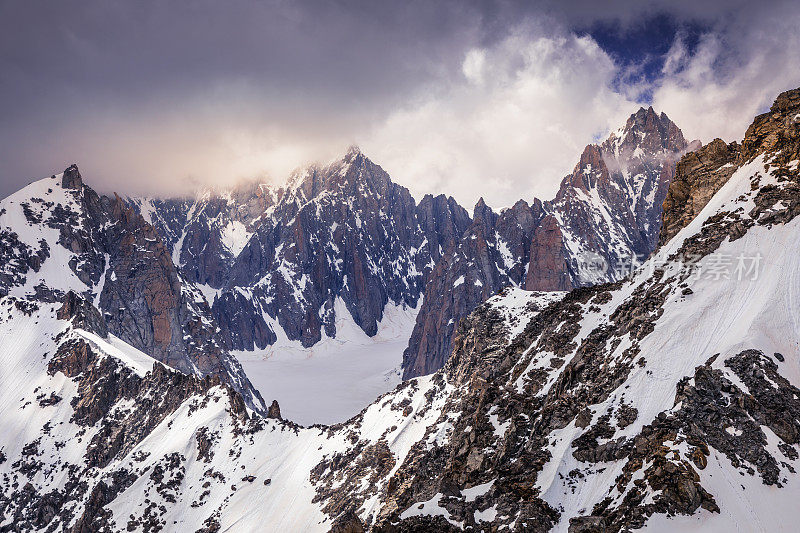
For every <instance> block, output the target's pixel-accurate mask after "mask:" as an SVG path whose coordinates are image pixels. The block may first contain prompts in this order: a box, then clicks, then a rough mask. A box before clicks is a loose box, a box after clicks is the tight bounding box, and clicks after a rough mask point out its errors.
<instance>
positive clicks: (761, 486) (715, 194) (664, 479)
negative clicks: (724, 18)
mask: <svg viewBox="0 0 800 533" xmlns="http://www.w3.org/2000/svg"><path fill="white" fill-rule="evenodd" d="M736 147H737V149H736V150H731V151H730V152H733V155H732V156H731V157H730V158H728V159H727V160H726V162H724V163H723V164H722V165H720V167H718V168H716V169H713V168H712V166H710V161H712V160H713V158H712V157H711V156H710V155H709V154H708V153H704V154H701V155H700V156H697V155H692V154H690V155H687V156H686V157H685V158H684V159H683V160H682V162H681V164H680V165H679V168H681V169H682V170H681V173H680V176H681V179H680V180H676V181H675V184H674V186H673V187H671V188H670V192H669V194H668V195H667V196H668V198H670V199H671V204H670V210H669V211H667V212H665V219H664V227H665V232H666V233H662V237H663V238H664V239H665V240H664V243H663V245H662V246H661V248H660V249H659V250H658V252H657V253H656V254H655V255H653V256H651V257H650V259H648V260H647V261H646V262H645V263H644V264H643V265H642V266H641V267H640V268H639V269H638V270H636V271H635V272H634V273H633V275H632V276H630V277H629V278H627V279H624V280H620V281H616V282H612V283H605V284H601V285H595V286H591V287H583V288H577V289H574V290H572V291H570V292H569V293H564V292H544V293H542V292H530V291H525V290H522V289H519V288H508V289H506V290H505V291H503V292H502V293H501V294H499V295H497V296H495V297H493V298H491V299H489V300H488V301H487V302H485V303H483V304H481V305H479V306H478V307H477V308H476V309H475V311H474V312H472V313H471V314H470V315H469V317H468V318H466V319H465V320H463V321H462V322H461V324H460V326H459V327H458V329H457V332H456V335H455V342H454V349H453V352H452V356H451V357H450V358H449V359H448V361H447V363H446V365H445V366H444V368H442V369H441V370H439V371H437V372H436V373H434V374H433V375H430V376H425V377H421V378H416V379H411V380H408V381H405V382H404V383H402V384H401V385H399V386H398V387H397V388H396V389H395V390H394V391H392V392H390V393H387V394H386V395H384V396H382V397H381V398H379V399H378V400H377V401H375V402H374V403H373V404H371V405H369V406H368V407H366V408H365V409H364V410H363V411H362V412H361V413H360V414H359V415H357V416H356V417H354V418H353V419H351V420H349V421H348V422H346V423H344V424H339V425H336V426H330V427H325V426H316V427H309V428H302V427H298V426H296V425H294V424H292V423H291V422H287V421H283V420H281V419H280V418H279V416H280V414H279V412H278V409H277V406H273V408H272V409H270V415H271V417H265V416H263V415H260V414H258V413H255V412H253V411H252V410H250V409H249V408H248V407H247V406H246V403H245V401H244V400H243V398H242V396H241V395H240V393H239V392H237V391H236V390H235V389H234V388H233V387H231V386H230V385H229V384H228V383H226V382H225V381H221V380H219V379H217V378H214V377H205V378H201V377H200V376H198V375H196V374H193V375H187V374H183V373H181V372H178V371H176V370H172V369H169V368H167V367H165V366H163V365H162V364H161V363H158V362H156V361H155V360H153V359H150V358H148V356H146V355H145V354H144V353H142V352H140V351H138V350H136V349H134V348H132V347H131V346H130V345H128V344H126V343H124V342H122V341H121V340H120V339H119V338H117V337H115V336H113V335H111V334H106V332H104V331H103V330H102V325H101V324H102V320H103V319H104V317H105V315H104V314H101V313H100V312H99V311H97V310H96V309H95V308H94V306H93V305H92V304H93V301H94V296H95V295H93V294H92V293H91V292H90V293H86V291H85V290H83V291H81V294H73V295H72V296H70V297H67V298H66V299H65V302H64V303H61V302H57V301H54V302H47V301H44V300H41V299H40V300H36V302H33V299H32V298H29V297H28V296H30V294H29V291H32V290H34V287H35V286H36V283H37V279H34V278H35V276H28V277H30V278H31V283H33V284H34V285H28V283H27V282H25V283H23V285H19V284H18V285H17V286H24V287H27V289H26V291H25V292H26V294H24V295H23V294H18V293H15V292H11V291H10V292H9V294H7V295H5V296H3V297H2V299H0V318H1V319H2V320H0V328H2V329H0V350H1V351H2V353H3V359H2V371H1V372H0V380H2V385H3V386H2V387H0V400H1V401H0V425H2V428H0V487H2V490H1V491H0V516H2V519H0V520H2V521H0V527H2V528H4V529H12V530H22V531H39V530H41V531H54V530H71V531H99V530H113V531H119V530H127V531H160V530H181V531H183V530H186V531H208V532H210V531H242V530H265V529H266V530H270V531H279V530H290V531H339V532H342V531H364V530H370V531H430V530H434V529H436V530H442V531H451V530H461V529H471V530H493V531H494V530H502V529H509V530H514V531H551V530H554V531H571V532H588V531H612V532H615V531H621V530H632V529H639V528H647V529H649V530H653V531H667V530H668V531H695V530H697V529H698V528H702V529H703V530H707V531H730V530H748V531H752V530H755V531H782V530H792V529H794V523H795V521H796V520H797V516H796V515H797V512H796V511H795V509H796V505H794V502H795V501H796V500H797V498H798V496H800V477H799V476H798V474H797V470H798V468H800V463H798V461H799V460H800V453H798V452H800V388H799V387H800V314H798V312H797V309H799V308H800V300H798V298H800V260H799V259H798V255H797V253H796V252H795V250H796V249H797V248H798V247H799V246H800V217H798V215H800V168H799V167H800V89H798V90H794V91H789V92H787V93H784V94H782V95H780V96H779V97H778V99H777V100H776V102H775V104H774V105H773V106H772V108H771V110H770V111H769V112H768V113H766V114H764V115H760V116H758V117H757V118H756V119H755V121H754V123H753V125H752V126H751V127H750V128H749V129H748V131H747V133H746V135H745V138H744V140H743V142H742V143H741V144H740V145H738V144H737V145H736ZM693 158H694V159H693ZM697 161H700V162H701V163H702V164H701V165H699V166H698V165H697ZM693 167H697V168H699V169H700V172H701V174H700V175H694V174H693V173H692V172H691V168H693ZM707 178H711V179H707ZM53 190H55V189H53ZM59 194H60V193H59ZM681 198H684V199H685V202H686V204H685V205H682V204H681V203H680V199H681ZM48 201H49V200H44V204H43V205H46V204H47V202H48ZM53 205H54V206H55V205H56V203H55V202H54V203H53ZM60 205H63V203H62V204H60ZM6 209H8V210H9V211H10V209H9V208H8V207H7V208H6ZM19 209H20V211H22V210H23V209H25V208H24V207H21V206H20V207H19ZM28 209H31V208H28ZM37 212H38V211H37ZM691 212H694V213H695V215H694V216H693V217H690V216H687V213H691ZM4 215H5V213H4ZM35 215H36V213H34V218H35ZM668 233H673V235H672V236H671V237H664V235H666V234H668ZM37 235H38V234H37ZM6 239H7V241H6V242H7V243H8V244H7V246H11V247H13V248H14V249H15V250H17V251H18V254H17V259H18V261H17V262H16V263H15V264H16V265H18V266H20V265H23V264H26V265H29V267H28V270H30V269H33V265H37V261H40V260H41V258H40V257H39V255H37V254H36V252H37V251H41V250H43V249H44V247H43V246H41V245H40V246H37V247H34V246H33V244H34V243H35V242H36V241H35V240H30V239H28V236H22V237H19V236H18V237H17V239H25V240H20V241H19V242H20V243H22V242H25V243H28V244H25V245H24V246H23V245H20V244H18V243H16V242H15V241H13V240H9V239H10V238H9V237H6ZM58 253H62V252H58ZM41 255H42V256H46V254H45V252H44V251H41ZM53 256H55V253H53ZM53 256H51V257H49V258H48V259H47V260H51V259H53ZM34 257H37V258H39V259H34ZM46 263H47V261H45V262H44V263H42V264H40V265H38V266H37V268H38V272H43V271H44V268H45V267H44V265H45V264H46ZM75 264H76V265H77V264H78V263H77V262H76V263H75ZM24 268H25V267H22V266H20V268H19V270H24ZM28 270H25V272H28ZM77 271H78V272H82V271H81V270H80V269H78V270H77ZM71 272H72V273H73V274H74V273H75V270H71ZM5 274H6V275H8V276H11V278H14V276H16V275H18V274H19V271H18V270H17V271H15V270H14V269H13V268H12V269H11V270H7V271H6V272H5ZM75 275H76V276H77V274H75ZM106 281H110V278H109V279H107V280H106ZM71 283H76V282H71ZM76 285H77V283H76ZM40 292H41V293H44V292H46V291H44V289H40ZM101 294H102V292H101ZM101 300H102V298H101Z"/></svg>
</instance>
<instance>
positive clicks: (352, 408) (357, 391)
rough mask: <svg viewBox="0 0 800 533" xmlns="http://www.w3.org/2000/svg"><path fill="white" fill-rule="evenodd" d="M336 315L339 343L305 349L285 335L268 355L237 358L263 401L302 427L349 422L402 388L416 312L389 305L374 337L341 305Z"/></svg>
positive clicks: (265, 352) (336, 340) (258, 353)
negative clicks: (272, 403)
mask: <svg viewBox="0 0 800 533" xmlns="http://www.w3.org/2000/svg"><path fill="white" fill-rule="evenodd" d="M334 309H335V314H336V337H334V338H330V337H327V336H324V338H323V340H322V341H320V342H318V343H317V344H315V345H314V346H312V347H310V348H305V347H303V346H302V345H301V344H300V343H299V342H298V341H290V340H288V339H286V338H285V335H281V336H279V339H280V340H279V342H277V343H276V344H274V345H272V346H268V347H267V349H265V350H261V351H254V352H247V351H240V352H234V355H235V356H236V357H237V358H238V359H239V362H240V363H241V364H242V367H243V368H244V370H245V372H246V373H247V376H248V377H249V378H250V381H251V382H252V383H253V384H254V385H255V387H256V388H257V389H258V390H259V392H261V395H262V396H263V397H264V398H268V399H269V401H271V400H272V399H276V400H278V403H279V404H280V406H281V413H282V414H283V416H284V417H285V418H287V419H288V420H292V421H294V422H297V423H299V424H302V425H311V424H336V423H340V422H344V421H346V420H348V419H349V418H351V417H353V416H355V415H356V414H358V412H359V411H361V410H362V409H363V408H364V407H365V406H366V405H369V404H370V403H371V402H373V401H374V400H375V399H376V398H377V397H378V396H380V395H381V394H383V393H385V392H388V391H390V390H392V389H393V388H394V387H395V386H397V384H399V383H400V363H401V362H402V360H403V350H404V349H405V347H406V345H407V343H408V337H409V335H411V330H412V329H413V327H414V321H415V318H416V311H417V310H416V309H413V308H406V309H403V307H402V306H397V305H392V304H388V305H387V306H386V308H385V309H384V317H383V320H382V321H381V322H380V324H379V326H378V332H377V334H376V335H375V336H374V337H369V336H367V335H366V334H365V333H364V330H362V329H361V328H360V327H359V326H358V325H357V324H356V323H355V322H354V321H353V319H352V318H351V316H350V312H349V311H348V310H347V308H346V307H345V305H344V302H342V300H341V299H338V300H336V303H335V306H334ZM276 326H277V328H276V329H278V328H280V326H279V325H278V324H276ZM279 331H280V330H279Z"/></svg>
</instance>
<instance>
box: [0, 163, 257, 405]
mask: <svg viewBox="0 0 800 533" xmlns="http://www.w3.org/2000/svg"><path fill="white" fill-rule="evenodd" d="M0 257H2V266H0V269H1V271H0V295H3V296H7V297H13V298H14V302H15V304H14V305H16V306H17V308H18V309H21V310H23V311H25V312H26V313H28V314H31V313H32V312H33V311H35V310H36V309H37V308H38V307H40V306H42V305H43V304H54V303H62V302H65V301H67V296H68V295H70V293H73V296H74V295H80V296H82V298H83V300H85V301H86V302H90V303H92V304H93V306H94V307H95V308H96V309H98V310H99V312H100V313H101V315H102V316H100V317H98V320H97V322H98V323H101V325H100V326H98V328H100V329H101V330H102V331H106V330H108V331H109V332H110V333H112V334H114V335H115V336H116V337H117V338H119V339H121V340H122V341H124V342H126V343H128V344H130V345H131V346H133V347H135V348H136V349H138V350H141V351H143V352H145V353H147V354H148V355H149V356H151V357H154V358H155V359H157V360H159V361H162V362H164V363H166V364H167V365H169V366H171V367H173V368H175V369H177V370H180V371H181V372H184V373H187V374H196V375H200V376H205V375H209V374H210V375H214V376H217V377H219V378H220V379H222V380H223V381H225V382H227V383H230V384H231V385H233V386H234V387H235V388H236V389H237V390H239V391H240V392H241V393H242V394H243V395H244V397H245V398H246V400H247V402H248V403H249V404H250V405H251V406H253V407H256V408H260V407H263V406H261V403H262V400H261V398H260V396H259V394H258V391H256V390H255V389H254V388H253V386H252V385H251V384H250V382H249V381H248V379H247V377H246V376H245V375H244V372H243V371H242V369H241V366H240V365H239V363H238V362H237V361H236V359H235V358H234V357H232V356H230V355H229V354H228V353H227V351H226V350H225V349H224V346H223V342H222V339H221V337H220V336H219V333H218V331H217V328H216V327H215V326H214V322H213V318H212V316H211V309H210V308H209V306H208V304H207V303H206V301H205V299H204V298H203V295H202V294H201V293H200V292H199V291H197V290H196V289H195V288H194V287H193V286H192V285H191V284H189V283H186V282H185V281H184V280H183V279H182V278H181V275H180V273H179V272H178V270H177V269H176V268H175V266H174V265H173V263H172V260H171V258H170V255H169V253H168V252H167V250H166V248H165V247H164V245H163V244H162V241H161V239H160V237H159V234H158V233H156V231H155V230H154V229H153V227H152V226H151V225H149V224H147V223H146V222H145V221H144V220H143V219H142V217H140V216H139V215H138V214H136V212H135V211H133V210H132V209H131V208H130V207H129V206H128V204H127V203H126V202H125V201H123V200H122V199H120V198H119V197H118V196H114V197H113V198H112V197H108V196H102V197H101V196H98V195H97V193H95V192H94V190H92V189H91V188H90V187H88V186H87V185H85V184H84V183H83V181H82V178H81V175H80V173H79V172H78V169H77V167H75V166H74V165H73V166H71V167H69V168H68V169H66V171H64V173H62V174H59V175H54V176H52V177H50V178H45V179H42V180H39V181H36V182H34V183H31V184H30V185H28V186H27V187H25V188H24V189H22V190H20V191H18V192H17V193H15V194H12V195H11V196H9V197H7V198H5V199H4V200H2V201H1V202H0Z"/></svg>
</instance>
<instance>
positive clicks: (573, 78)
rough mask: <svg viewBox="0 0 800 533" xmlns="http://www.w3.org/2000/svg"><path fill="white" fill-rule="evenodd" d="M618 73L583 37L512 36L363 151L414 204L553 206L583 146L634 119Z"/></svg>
mask: <svg viewBox="0 0 800 533" xmlns="http://www.w3.org/2000/svg"><path fill="white" fill-rule="evenodd" d="M617 71H618V67H617V66H616V65H615V64H614V62H613V61H612V60H611V59H610V58H609V56H608V55H607V54H606V53H605V52H604V51H603V50H601V49H600V47H599V46H598V45H597V43H595V41H593V40H592V39H591V38H589V37H578V36H576V35H574V34H571V33H568V32H563V33H560V34H544V33H543V32H541V33H540V34H539V35H531V34H524V33H521V32H520V33H515V34H513V35H511V36H509V37H507V38H506V39H504V40H502V41H501V42H499V43H498V44H496V45H494V46H492V47H490V48H476V49H472V50H469V51H468V52H467V53H466V54H465V56H464V61H463V64H462V72H463V79H461V80H460V81H458V82H456V83H450V84H444V83H443V85H442V86H440V87H436V88H435V89H433V90H430V91H429V92H428V93H427V94H425V95H422V96H420V97H419V98H418V100H417V101H415V102H413V103H411V104H409V105H407V106H405V107H403V108H402V109H400V110H398V111H396V112H394V113H391V114H390V115H389V117H388V118H387V119H386V121H385V122H384V123H382V124H381V125H380V126H379V127H378V128H376V130H375V131H373V132H371V134H370V135H368V136H367V138H366V140H365V141H364V142H362V144H363V148H364V149H365V152H366V153H367V154H369V155H370V157H372V158H373V159H374V160H375V161H377V162H379V163H380V164H381V165H382V166H383V167H384V168H385V169H386V170H387V171H388V172H389V173H390V175H392V177H393V178H394V179H395V181H398V182H400V183H402V184H404V185H407V186H408V187H409V188H410V189H411V190H412V192H413V193H415V194H416V195H421V194H422V193H428V192H430V193H433V194H438V193H440V192H445V193H447V194H452V195H453V196H455V197H456V199H457V200H459V201H460V202H462V203H464V204H465V205H467V206H469V207H471V206H472V205H473V204H474V203H475V201H476V200H477V199H478V198H479V197H481V196H483V197H484V199H485V200H486V202H487V203H488V204H489V205H492V206H496V207H500V206H506V205H510V204H513V203H514V202H515V201H516V200H518V199H520V198H523V199H526V200H528V201H531V200H532V199H533V198H534V196H538V197H540V198H550V197H552V195H553V194H554V192H555V190H556V189H557V187H558V183H559V181H560V179H561V178H562V177H563V176H564V175H565V174H567V173H568V172H570V171H571V170H572V167H573V165H574V164H575V163H576V162H577V159H578V157H579V155H580V153H581V151H582V150H583V148H584V146H585V145H586V144H587V143H588V142H591V141H592V140H593V138H594V137H596V136H597V135H599V134H604V133H605V132H607V131H608V130H610V129H612V128H615V127H618V126H619V125H620V124H621V123H623V122H624V120H625V119H626V118H627V116H628V115H629V114H630V113H631V112H632V111H633V110H635V108H636V106H635V105H634V104H633V103H632V102H630V101H629V100H627V99H626V98H625V97H624V96H622V95H620V94H619V93H617V92H615V91H614V90H613V89H612V88H611V87H612V82H613V80H614V77H615V75H616V74H617Z"/></svg>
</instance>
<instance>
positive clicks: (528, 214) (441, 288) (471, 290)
mask: <svg viewBox="0 0 800 533" xmlns="http://www.w3.org/2000/svg"><path fill="white" fill-rule="evenodd" d="M698 146H699V143H696V142H695V143H693V144H691V145H689V144H688V143H687V142H686V141H685V140H684V138H683V134H682V133H681V131H680V129H678V127H677V126H676V125H675V124H674V123H673V122H672V121H671V120H669V118H668V117H667V116H666V115H665V114H663V113H662V114H661V115H658V114H656V113H655V111H653V109H652V108H649V109H644V108H642V109H640V110H639V111H637V112H636V113H635V114H633V115H631V117H630V118H629V119H628V121H627V123H626V124H625V126H624V127H622V128H620V129H619V130H617V131H615V132H613V133H612V134H611V135H610V136H609V138H608V139H606V141H605V142H603V143H602V144H600V145H595V144H592V145H589V146H587V147H586V149H585V150H584V152H583V154H582V155H581V158H580V161H579V162H578V164H577V165H576V166H575V169H574V170H573V172H572V174H570V175H569V176H566V177H565V178H564V179H563V180H562V183H561V186H560V188H559V190H558V193H557V194H556V197H555V198H554V199H553V200H551V201H547V202H540V201H539V200H535V199H534V202H533V204H532V205H531V206H530V207H529V206H528V204H526V203H524V202H520V203H518V204H516V205H515V206H514V207H513V208H511V209H509V210H505V211H503V212H501V213H500V214H499V215H498V214H495V213H493V212H491V210H490V209H489V208H487V207H486V206H485V205H484V204H483V203H482V202H480V203H479V204H478V205H477V206H476V207H475V221H474V222H473V225H472V226H471V227H470V230H469V231H468V232H467V233H466V234H465V235H464V237H463V238H462V240H461V242H460V243H459V245H458V246H457V247H456V248H454V249H453V250H452V251H451V252H450V254H446V256H445V258H443V259H442V261H441V262H440V264H439V265H437V267H436V268H435V269H434V271H433V273H432V274H431V277H430V279H429V280H428V283H427V285H426V288H425V298H424V300H423V305H422V308H421V309H420V312H419V314H418V315H417V324H416V326H415V328H414V332H413V334H412V336H411V339H410V341H409V346H408V348H407V350H406V351H405V354H404V357H403V376H404V378H406V379H408V378H412V377H416V376H421V375H425V374H430V373H432V372H434V371H435V370H437V369H439V368H441V367H442V366H443V365H444V363H445V361H446V360H447V357H448V356H449V354H450V352H451V351H452V347H453V332H454V331H455V328H456V326H457V324H458V322H459V321H460V320H461V319H462V318H464V317H465V316H467V314H469V313H470V312H471V311H472V310H473V309H474V308H475V306H477V305H478V304H479V303H480V302H482V301H484V300H486V298H487V297H488V296H490V295H492V294H495V293H497V291H499V290H500V289H501V288H502V287H504V286H509V285H510V286H519V287H524V288H525V289H527V290H531V291H565V290H569V289H571V288H573V287H581V286H585V285H591V284H595V283H603V282H608V281H614V280H617V279H621V278H623V277H625V276H626V275H628V274H629V273H630V272H631V271H632V270H633V268H635V267H636V266H638V265H639V264H640V263H641V262H642V261H643V260H644V259H645V258H646V257H647V256H648V255H649V254H650V253H651V252H652V251H653V250H654V249H655V247H656V244H657V241H658V235H659V229H660V227H661V222H660V221H661V218H660V217H661V204H662V202H663V201H664V198H665V196H666V194H667V189H668V188H669V185H670V181H671V179H672V176H673V174H674V172H675V163H676V161H677V160H678V159H679V158H680V156H681V155H682V154H683V153H684V152H686V151H687V150H689V149H694V148H697V147H698ZM495 223H496V224H497V227H495ZM464 280H466V283H464Z"/></svg>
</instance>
